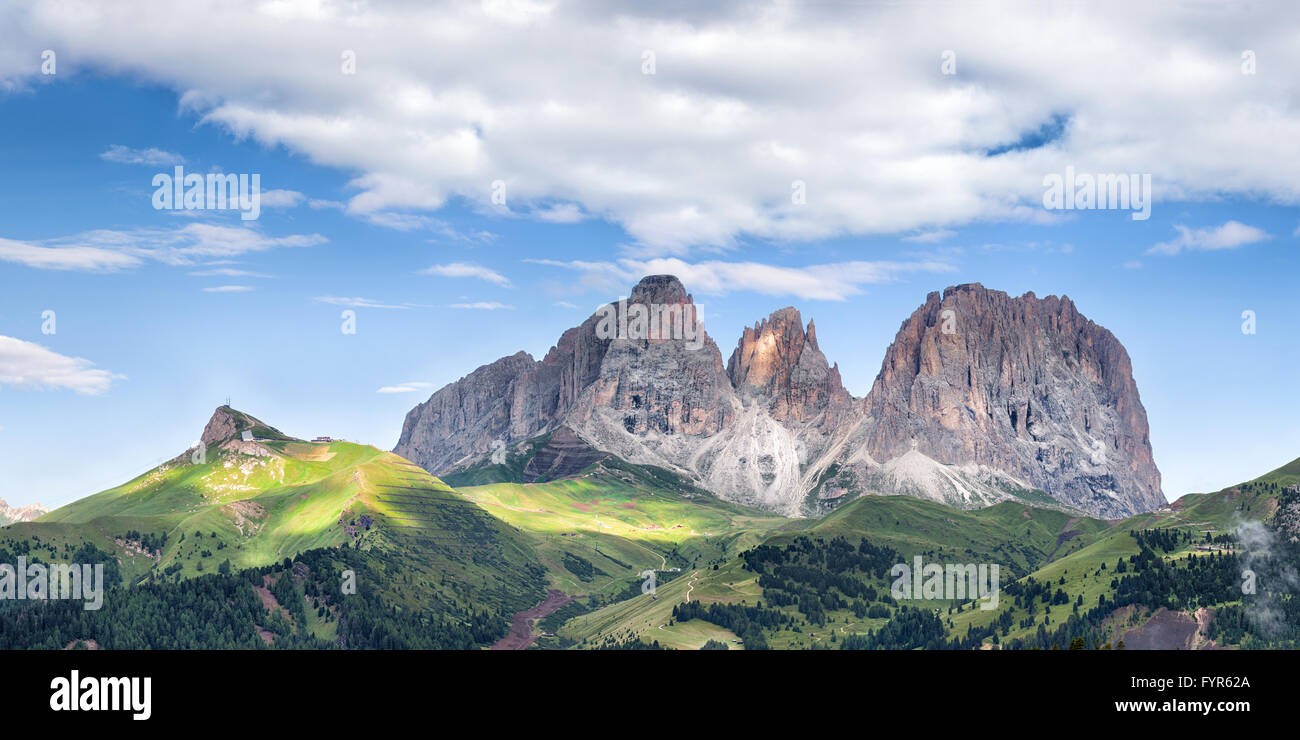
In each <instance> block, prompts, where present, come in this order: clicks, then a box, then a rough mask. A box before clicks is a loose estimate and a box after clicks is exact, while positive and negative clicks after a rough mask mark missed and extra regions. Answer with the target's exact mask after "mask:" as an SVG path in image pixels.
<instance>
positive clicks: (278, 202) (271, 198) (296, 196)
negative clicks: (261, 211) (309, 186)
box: [258, 190, 307, 208]
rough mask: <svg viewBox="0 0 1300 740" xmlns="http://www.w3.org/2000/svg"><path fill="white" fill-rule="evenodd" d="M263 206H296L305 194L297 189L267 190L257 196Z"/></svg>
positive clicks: (305, 198)
mask: <svg viewBox="0 0 1300 740" xmlns="http://www.w3.org/2000/svg"><path fill="white" fill-rule="evenodd" d="M258 197H259V198H260V199H261V205H262V207H263V208H297V207H298V205H299V204H301V203H302V202H303V201H305V200H307V196H305V195H303V194H302V193H300V192H298V191H297V190H267V191H264V192H263V193H261V194H260V195H259V196H258Z"/></svg>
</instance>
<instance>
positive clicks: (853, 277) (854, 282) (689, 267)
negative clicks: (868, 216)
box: [525, 257, 953, 301]
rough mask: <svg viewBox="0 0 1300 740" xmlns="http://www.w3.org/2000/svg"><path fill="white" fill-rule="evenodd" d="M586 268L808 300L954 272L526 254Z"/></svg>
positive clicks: (600, 281) (698, 288) (899, 266)
mask: <svg viewBox="0 0 1300 740" xmlns="http://www.w3.org/2000/svg"><path fill="white" fill-rule="evenodd" d="M525 261H526V262H533V263H536V264H543V265H551V266H553V267H563V268H567V269H570V270H576V271H578V272H581V273H583V281H582V284H583V286H584V287H586V288H589V289H597V290H603V291H609V290H620V289H626V287H625V286H626V285H627V284H629V283H633V282H636V281H637V280H639V279H640V278H642V277H644V276H645V275H655V274H669V275H676V276H677V277H678V278H679V279H681V281H682V282H683V283H685V284H686V285H687V286H689V287H690V289H691V290H692V291H695V292H699V293H702V294H705V295H726V294H727V293H732V292H736V291H746V290H747V291H753V292H755V293H761V294H764V295H792V296H797V297H799V298H805V299H809V300H823V301H842V300H844V299H846V298H848V297H849V296H853V295H857V294H859V293H861V292H862V287H861V286H863V285H868V284H872V283H885V282H891V281H894V280H897V279H899V277H900V276H902V275H903V274H906V273H910V272H951V271H952V270H953V268H952V266H950V265H948V264H947V263H945V262H940V261H937V260H929V261H920V262H862V261H855V262H837V263H832V264H823V265H808V266H806V267H782V266H777V265H766V264H761V263H758V262H721V261H716V260H715V261H708V262H697V263H688V262H685V261H683V260H681V259H678V258H676V257H668V258H656V259H650V260H634V259H620V260H618V261H616V262H582V261H577V260H575V261H570V262H559V261H556V260H525Z"/></svg>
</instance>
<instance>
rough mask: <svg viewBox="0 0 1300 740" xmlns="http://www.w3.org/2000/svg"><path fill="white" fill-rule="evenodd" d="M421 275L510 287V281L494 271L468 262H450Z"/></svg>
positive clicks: (428, 268) (435, 266) (433, 267)
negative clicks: (476, 280)
mask: <svg viewBox="0 0 1300 740" xmlns="http://www.w3.org/2000/svg"><path fill="white" fill-rule="evenodd" d="M420 273H421V274H423V275H441V276H442V277H453V278H477V279H479V280H486V281H488V282H489V283H496V284H497V285H500V286H503V287H510V279H509V278H507V277H506V276H505V275H502V274H501V273H499V272H497V271H496V270H492V269H489V268H487V267H483V266H481V265H474V264H470V263H468V262H452V263H450V264H446V265H434V266H432V267H426V268H425V269H423V270H420Z"/></svg>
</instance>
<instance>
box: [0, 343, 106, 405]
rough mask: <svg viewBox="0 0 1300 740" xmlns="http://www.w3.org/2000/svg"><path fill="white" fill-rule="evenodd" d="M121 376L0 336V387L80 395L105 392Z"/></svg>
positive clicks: (85, 361)
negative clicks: (64, 390) (62, 390)
mask: <svg viewBox="0 0 1300 740" xmlns="http://www.w3.org/2000/svg"><path fill="white" fill-rule="evenodd" d="M123 379H125V376H122V375H117V374H114V373H111V372H109V371H107V370H100V369H98V368H96V367H95V366H94V363H92V362H90V361H89V360H84V359H82V358H80V357H67V356H65V355H61V354H59V353H57V352H54V351H53V350H49V349H46V348H45V347H42V346H41V345H39V344H33V343H32V342H25V341H23V340H21V339H14V338H13V337H6V336H0V386H11V387H16V388H23V389H29V390H42V389H52V388H65V389H67V390H70V391H74V392H76V393H80V394H83V395H97V394H100V393H103V392H104V391H106V390H108V388H109V386H110V385H111V384H112V382H113V381H114V380H123Z"/></svg>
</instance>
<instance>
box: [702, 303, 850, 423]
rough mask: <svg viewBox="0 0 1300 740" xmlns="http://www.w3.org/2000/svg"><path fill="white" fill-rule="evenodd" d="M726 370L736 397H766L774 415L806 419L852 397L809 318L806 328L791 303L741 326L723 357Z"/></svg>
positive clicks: (848, 402)
mask: <svg viewBox="0 0 1300 740" xmlns="http://www.w3.org/2000/svg"><path fill="white" fill-rule="evenodd" d="M727 376H728V377H729V378H731V383H732V385H733V386H734V387H735V388H736V392H737V393H739V394H740V396H741V398H743V399H746V400H755V399H758V400H760V401H764V402H766V403H767V405H768V406H769V410H770V412H771V414H772V417H773V418H775V419H777V420H778V421H786V420H796V421H801V420H807V419H811V418H812V417H814V416H816V415H817V414H818V413H819V412H821V411H824V410H825V409H826V408H827V407H828V406H832V405H835V406H847V405H848V404H850V403H851V402H852V399H851V398H850V397H849V394H848V392H847V391H845V390H844V386H843V384H842V383H841V381H840V373H839V367H838V366H835V367H832V366H831V365H830V364H829V363H828V362H827V361H826V356H825V355H824V354H822V351H821V349H820V348H818V346H817V334H816V329H815V328H814V326H813V322H812V321H809V322H808V326H807V329H805V328H804V324H803V317H802V316H801V315H800V314H799V310H798V309H796V308H794V307H793V306H787V307H786V308H782V309H779V310H776V311H773V312H772V314H771V315H770V316H768V317H767V318H766V319H763V320H762V321H761V322H758V323H756V324H754V326H753V327H752V328H751V327H745V331H744V333H743V334H742V335H741V337H740V341H739V342H738V343H737V344H736V349H735V350H734V351H732V353H731V359H730V360H728V361H727Z"/></svg>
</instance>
